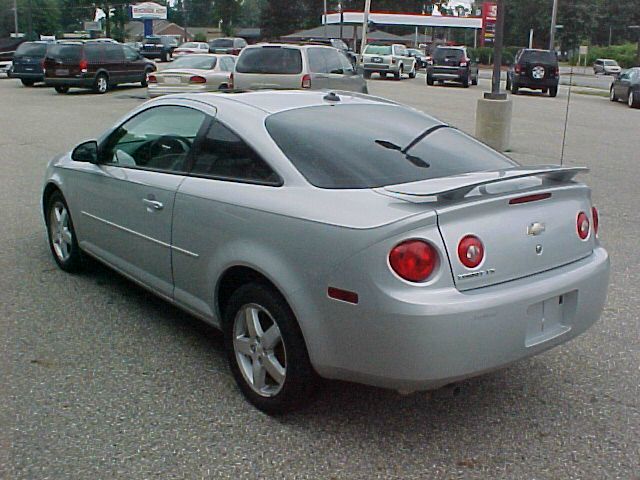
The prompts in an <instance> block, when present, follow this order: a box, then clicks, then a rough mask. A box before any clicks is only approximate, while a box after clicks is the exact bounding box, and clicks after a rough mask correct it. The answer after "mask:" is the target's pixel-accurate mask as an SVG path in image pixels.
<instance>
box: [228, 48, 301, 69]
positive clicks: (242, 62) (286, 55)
mask: <svg viewBox="0 0 640 480" xmlns="http://www.w3.org/2000/svg"><path fill="white" fill-rule="evenodd" d="M236 71H237V72H238V73H271V74H297V73H301V72H302V55H301V54H300V50H298V49H297V48H287V47H280V46H266V47H256V48H245V49H244V50H243V51H242V55H240V58H239V59H238V62H237V63H236Z"/></svg>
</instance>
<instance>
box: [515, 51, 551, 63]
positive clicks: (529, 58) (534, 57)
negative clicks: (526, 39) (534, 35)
mask: <svg viewBox="0 0 640 480" xmlns="http://www.w3.org/2000/svg"><path fill="white" fill-rule="evenodd" d="M519 61H521V62H540V63H546V64H549V63H551V64H554V63H558V57H556V55H555V53H553V52H547V51H536V50H525V51H524V52H522V56H521V57H520V60H519Z"/></svg>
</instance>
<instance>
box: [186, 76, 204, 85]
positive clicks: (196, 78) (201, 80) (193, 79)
mask: <svg viewBox="0 0 640 480" xmlns="http://www.w3.org/2000/svg"><path fill="white" fill-rule="evenodd" d="M189 83H207V79H206V78H204V77H201V76H200V75H194V76H193V77H191V78H189Z"/></svg>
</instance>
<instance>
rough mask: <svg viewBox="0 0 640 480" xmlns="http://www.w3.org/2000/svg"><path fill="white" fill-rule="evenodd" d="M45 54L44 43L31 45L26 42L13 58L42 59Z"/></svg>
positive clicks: (45, 47) (45, 45) (45, 46)
mask: <svg viewBox="0 0 640 480" xmlns="http://www.w3.org/2000/svg"><path fill="white" fill-rule="evenodd" d="M46 52H47V44H46V43H31V42H26V43H23V44H21V45H20V46H19V47H18V49H17V50H16V53H15V58H18V57H44V54H45V53H46Z"/></svg>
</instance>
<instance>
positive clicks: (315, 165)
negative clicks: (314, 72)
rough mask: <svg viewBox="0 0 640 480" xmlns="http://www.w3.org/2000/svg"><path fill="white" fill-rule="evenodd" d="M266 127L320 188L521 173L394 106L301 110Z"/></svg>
mask: <svg viewBox="0 0 640 480" xmlns="http://www.w3.org/2000/svg"><path fill="white" fill-rule="evenodd" d="M265 124H266V127H267V131H268V132H269V134H270V135H271V137H272V138H273V139H274V140H275V142H276V144H277V145H278V146H279V147H280V149H281V150H282V152H283V153H284V154H285V155H286V156H287V157H288V158H289V160H290V161H291V162H292V163H293V165H294V166H295V167H296V168H297V169H298V171H299V172H300V173H301V174H302V175H304V177H305V178H306V179H307V180H308V181H309V183H311V184H313V185H315V186H316V187H320V188H330V189H346V188H375V187H382V186H387V185H395V184H399V183H407V182H415V181H419V180H427V179H432V178H439V177H445V176H448V175H458V174H462V173H467V172H474V171H481V170H497V169H505V168H512V167H514V166H516V164H515V163H514V162H513V161H511V160H510V159H508V158H507V157H505V156H503V155H501V154H500V153H498V152H496V151H495V150H492V149H490V148H489V147H487V146H485V145H484V144H482V143H480V142H478V141H477V140H474V139H473V138H471V137H469V136H468V135H466V134H464V133H462V132H460V131H459V130H457V129H455V128H452V127H449V126H446V125H442V124H440V123H439V122H438V121H437V120H435V119H434V118H432V117H429V116H428V115H425V114H423V113H420V112H418V111H415V110H412V109H409V108H405V107H402V106H397V105H379V104H371V105H326V106H324V105H323V106H316V107H307V108H297V109H294V110H288V111H284V112H280V113H276V114H273V115H271V116H269V117H268V118H267V120H266V122H265Z"/></svg>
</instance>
